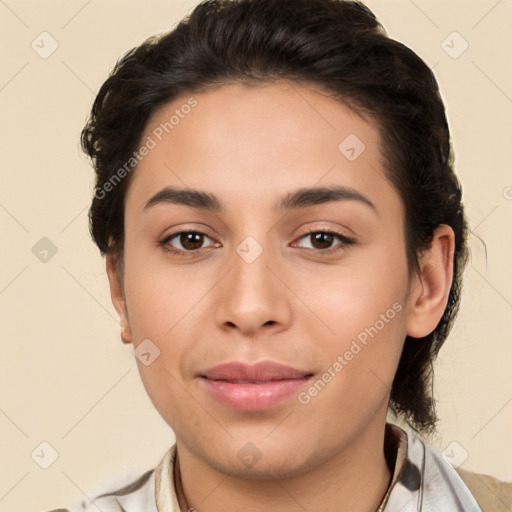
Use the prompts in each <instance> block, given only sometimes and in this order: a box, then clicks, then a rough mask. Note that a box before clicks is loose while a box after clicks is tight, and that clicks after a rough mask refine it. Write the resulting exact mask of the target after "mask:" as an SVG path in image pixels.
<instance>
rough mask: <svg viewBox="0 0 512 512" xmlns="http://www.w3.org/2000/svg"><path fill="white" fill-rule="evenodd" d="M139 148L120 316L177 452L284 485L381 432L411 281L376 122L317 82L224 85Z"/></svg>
mask: <svg viewBox="0 0 512 512" xmlns="http://www.w3.org/2000/svg"><path fill="white" fill-rule="evenodd" d="M186 105H188V107H186ZM173 116H174V117H173ZM170 120H171V121H170ZM165 123H167V124H165ZM166 132H168V133H166ZM150 139H151V140H152V141H153V142H149V140H150ZM141 140H142V142H143V143H147V147H150V149H149V150H148V151H147V152H145V153H147V154H146V155H145V156H144V157H143V158H142V159H141V161H140V163H139V164H138V166H137V168H136V170H135V171H134V173H133V176H132V177H131V183H130V185H129V188H128V191H127V195H126V202H125V246H124V248H125V251H124V282H123V285H124V293H125V300H124V299H122V300H117V301H116V307H117V308H118V311H119V312H120V313H121V315H122V317H123V318H124V319H125V321H126V322H127V324H128V326H129V328H128V332H129V336H130V338H131V341H132V342H133V344H134V346H135V349H136V350H138V352H140V353H143V354H146V355H145V356H143V357H141V358H140V359H137V364H138V366H139V370H140V374H141V377H142V380H143V383H144V386H145V388H146V390H147V392H148V395H149V397H150V398H151V400H152V402H153V404H154V405H155V407H156V409H157V410H158V411H159V413H160V414H161V416H162V417H163V418H164V420H165V421H166V422H167V423H168V424H169V425H170V426H171V427H172V429H173V430H174V432H175V434H176V438H177V440H178V442H179V443H182V445H183V446H186V447H187V449H188V450H189V451H190V452H191V453H193V454H195V455H196V456H197V457H199V458H201V459H202V460H203V461H205V462H206V463H208V464H209V465H210V466H212V467H215V468H218V469H220V470H222V471H225V472H230V473H232V474H240V475H242V474H243V475H251V476H252V477H254V478H258V477H263V476H264V475H268V473H267V472H270V473H272V474H273V475H281V476H283V477H284V476H292V475H296V474H301V473H303V472H305V471H307V470H308V468H312V467H315V466H317V465H318V464H319V463H321V462H322V461H325V460H327V458H328V457H330V456H331V455H332V454H333V453H337V452H340V451H342V450H343V449H345V448H346V447H348V446H349V445H350V444H351V443H353V442H355V440H357V439H358V438H359V437H360V436H361V435H363V433H364V432H368V431H369V429H371V428H373V426H375V425H377V424H378V425H379V428H382V425H383V423H384V421H385V415H386V410H387V405H388V399H389V393H390V389H391V384H392V381H393V377H394V374H395V371H396V368H397V365H398V360H399V357H400V353H401V349H402V346H403V342H404V338H405V336H406V333H407V322H408V317H409V315H410V311H409V305H408V301H410V295H409V292H410V291H411V287H412V286H413V283H412V282H411V280H410V277H409V273H408V266H407V260H406V250H405V241H404V229H403V225H404V219H403V208H402V204H401V201H400V198H399V196H398V193H397V191H396V190H395V189H394V188H393V186H392V185H391V184H390V182H389V181H388V180H387V179H386V177H385V173H384V168H383V163H382V157H381V152H380V149H379V136H378V132H377V129H376V126H375V125H374V124H373V123H370V122H367V121H365V120H363V119H362V118H360V117H358V116H357V115H356V114H355V113H353V112H352V111H351V110H349V109H348V108H347V107H346V106H344V105H343V104H341V103H340V102H338V101H335V100H334V99H332V98H330V97H328V96H327V95H326V94H322V93H321V92H320V91H319V90H315V89H313V88H312V87H309V86H306V85H300V86H299V85H297V84H294V85H292V84H289V83H285V82H282V83H274V84H271V85H267V86H265V87H263V86H258V87H248V86H245V85H241V84H231V85H224V86H222V87H221V88H218V89H216V90H211V91H209V92H202V93H200V94H194V95H184V96H182V97H181V98H179V99H176V100H175V101H173V102H172V103H171V104H168V105H165V106H164V107H162V108H160V109H159V110H158V111H156V112H155V114H154V115H153V117H152V118H151V119H150V121H149V123H148V125H147V129H146V131H145V133H144V135H143V137H142V139H141ZM169 187H171V188H172V190H171V189H169ZM166 189H167V193H162V191H165V190H166ZM183 189H189V190H195V191H200V192H201V193H203V194H206V196H197V195H196V196H188V199H187V198H186V197H185V196H184V195H180V193H179V192H180V191H182V190H183ZM309 189H312V191H311V190H310V191H309V193H308V192H307V190H309ZM315 189H321V190H317V192H316V193H315V192H314V190H315ZM301 191H302V194H300V192H301ZM205 197H206V198H207V199H208V200H205ZM194 232H195V233H194ZM155 356H157V357H155ZM227 363H233V364H227ZM272 363H276V365H273V364H272ZM219 365H221V366H219ZM278 365H283V366H284V367H286V368H283V366H278ZM247 457H249V458H247ZM249 460H252V461H253V463H246V462H247V461H249ZM254 461H256V462H254Z"/></svg>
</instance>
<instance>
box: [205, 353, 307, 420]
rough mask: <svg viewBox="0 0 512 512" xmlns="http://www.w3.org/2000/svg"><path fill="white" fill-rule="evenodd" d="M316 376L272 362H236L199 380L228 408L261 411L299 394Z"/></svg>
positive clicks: (207, 372) (224, 365) (208, 371)
mask: <svg viewBox="0 0 512 512" xmlns="http://www.w3.org/2000/svg"><path fill="white" fill-rule="evenodd" d="M312 375H313V374H312V373H311V372H307V371H303V370H298V369H296V368H292V367H290V366H286V365H283V364H280V363H275V362H272V361H261V362H259V363H256V364H248V363H243V362H238V361H235V362H229V363H223V364H219V365H216V366H213V367H212V368H209V369H207V370H205V371H203V372H201V373H200V374H199V375H198V376H199V377H200V380H201V381H202V382H203V383H204V386H205V388H206V390H207V391H208V392H209V393H210V394H211V395H212V396H213V397H214V398H216V399H217V400H218V401H219V402H221V403H223V404H224V405H227V406H229V407H233V408H236V409H240V410H245V411H260V410H264V409H269V408H270V407H273V406H275V405H277V404H278V403H280V402H282V401H284V400H286V399H287V398H289V397H290V396H291V395H293V394H296V393H297V392H298V391H299V390H300V388H302V387H303V386H304V384H305V383H306V382H307V381H308V380H309V379H310V378H311V376H312Z"/></svg>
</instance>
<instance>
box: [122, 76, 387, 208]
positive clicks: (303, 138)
mask: <svg viewBox="0 0 512 512" xmlns="http://www.w3.org/2000/svg"><path fill="white" fill-rule="evenodd" d="M149 140H151V141H152V142H151V143H150V145H151V146H152V149H151V150H150V151H148V152H147V155H146V156H145V157H144V158H143V159H141V161H140V163H139V164H138V166H137V168H136V170H135V172H134V176H132V183H131V185H130V189H129V191H128V196H129V197H127V203H128V202H129V201H130V202H132V203H134V206H135V207H136V208H137V209H138V210H140V209H141V208H143V206H144V204H143V201H144V199H146V200H147V199H148V198H149V197H150V195H153V194H154V193H155V192H157V191H158V190H159V189H160V188H163V187H165V186H168V185H177V186H181V187H188V188H198V189H202V190H205V189H206V190H208V191H210V192H211V193H213V194H214V195H216V196H219V197H224V198H227V199H229V200H230V201H232V202H233V203H236V202H239V203H240V204H242V203H243V202H244V201H246V200H247V199H248V197H247V196H248V195H250V198H251V199H252V200H254V202H258V201H259V203H258V204H261V203H262V202H264V201H265V198H268V196H269V193H271V194H274V195H275V197H278V196H282V195H283V194H284V193H285V192H286V191H287V190H290V188H291V187H292V186H293V188H298V187H311V186H314V185H315V184H318V185H332V184H341V185H343V186H347V187H351V188H353V189H357V190H359V191H361V192H363V191H364V192H365V193H366V194H371V195H373V196H377V195H379V191H380V192H381V195H382V193H384V196H385V194H386V193H391V194H393V193H394V190H393V189H392V187H391V185H390V184H389V182H388V180H387V179H386V178H385V175H384V172H383V167H382V157H381V152H380V138H379V133H378V129H377V126H376V125H375V124H374V123H372V122H371V120H370V121H367V120H364V119H362V118H361V117H360V116H359V115H357V114H356V113H355V112H353V111H352V110H351V109H350V108H348V107H347V106H346V105H344V104H343V103H341V102H340V101H338V100H336V99H334V98H333V97H331V96H329V95H328V94H327V93H326V92H325V91H322V90H320V89H318V88H314V87H312V86H307V85H298V84H296V83H291V82H277V83H272V84H267V85H264V86H247V85H243V84H237V83H233V84H227V85H224V86H222V87H220V88H217V89H212V90H208V91H204V92H201V93H197V94H184V95H182V96H180V97H179V98H176V99H175V100H174V101H172V102H170V103H168V104H165V105H163V106H162V107H160V108H159V109H157V110H156V111H155V112H154V113H153V115H152V116H151V118H150V119H149V121H148V123H147V126H146V129H145V131H144V134H143V136H142V138H141V141H142V143H145V141H149ZM388 199H389V198H388ZM272 204H273V203H272Z"/></svg>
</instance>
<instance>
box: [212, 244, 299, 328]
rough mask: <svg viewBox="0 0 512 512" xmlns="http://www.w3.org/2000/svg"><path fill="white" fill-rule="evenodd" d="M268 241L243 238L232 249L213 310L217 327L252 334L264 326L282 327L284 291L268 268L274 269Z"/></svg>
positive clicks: (285, 308)
mask: <svg viewBox="0 0 512 512" xmlns="http://www.w3.org/2000/svg"><path fill="white" fill-rule="evenodd" d="M269 238H270V237H266V236H265V237H264V235H258V239H256V237H254V236H247V237H246V238H244V239H243V240H242V242H240V243H239V244H238V246H236V247H235V251H234V253H233V254H232V256H231V258H230V261H229V267H231V268H232V270H231V272H229V273H228V275H227V276H226V279H225V280H223V281H224V283H223V287H222V288H223V291H222V296H221V297H219V302H218V307H217V312H216V314H217V322H218V323H219V325H224V326H225V325H230V326H232V327H233V326H236V327H238V328H239V329H240V331H242V332H245V333H249V332H254V331H256V330H257V329H259V328H260V327H262V326H263V325H266V324H272V325H274V324H276V323H277V324H285V323H286V322H288V320H289V317H290V315H289V308H288V305H287V297H286V293H285V289H284V287H283V286H282V284H280V283H279V282H278V280H276V278H275V276H274V275H273V273H272V272H271V271H270V270H269V268H268V267H270V268H272V267H273V266H275V262H274V260H275V258H274V251H273V248H272V244H271V243H270V240H269Z"/></svg>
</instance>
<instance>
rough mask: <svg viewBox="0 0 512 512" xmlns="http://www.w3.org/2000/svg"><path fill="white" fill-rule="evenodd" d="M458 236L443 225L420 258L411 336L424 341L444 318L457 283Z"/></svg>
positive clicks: (411, 306)
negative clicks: (455, 275) (450, 296)
mask: <svg viewBox="0 0 512 512" xmlns="http://www.w3.org/2000/svg"><path fill="white" fill-rule="evenodd" d="M454 254H455V235H454V233H453V230H452V228H451V227H450V226H447V225H445V224H442V225H440V226H438V228H437V229H436V231H435V232H434V236H433V238H432V243H431V245H430V247H429V249H428V250H426V251H425V252H424V253H423V254H422V255H421V256H420V258H419V267H420V269H419V272H418V274H417V276H416V279H414V280H413V282H412V283H411V290H410V291H409V307H408V316H407V335H408V336H411V337H413V338H423V337H424V336H427V335H428V334H430V333H431V332H432V331H433V330H434V329H435V328H436V327H437V324H438V323H439V321H440V320H441V317H442V316H443V313H444V310H445V308H446V304H447V302H448V297H449V294H450V288H451V285H452V281H453V258H454Z"/></svg>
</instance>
